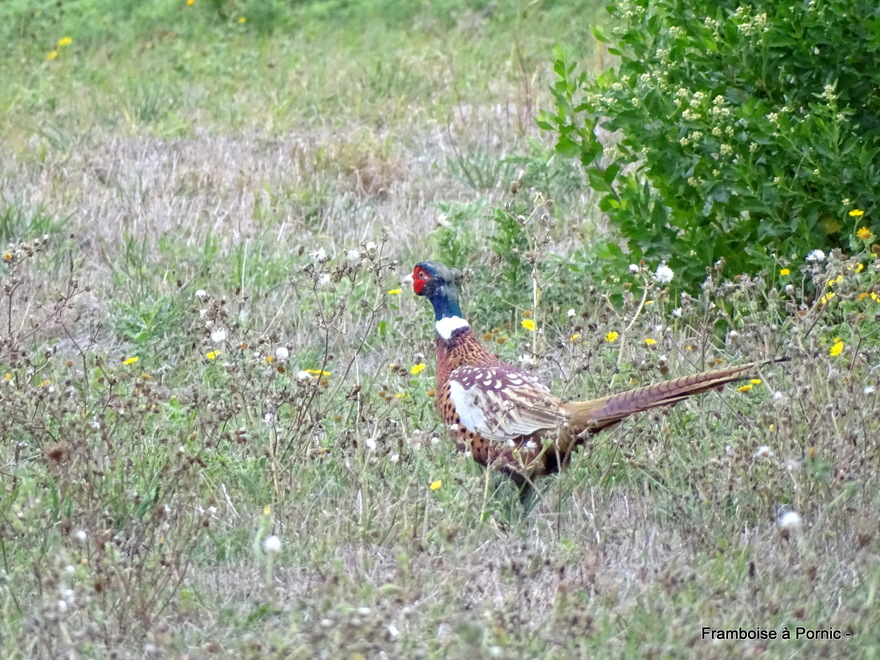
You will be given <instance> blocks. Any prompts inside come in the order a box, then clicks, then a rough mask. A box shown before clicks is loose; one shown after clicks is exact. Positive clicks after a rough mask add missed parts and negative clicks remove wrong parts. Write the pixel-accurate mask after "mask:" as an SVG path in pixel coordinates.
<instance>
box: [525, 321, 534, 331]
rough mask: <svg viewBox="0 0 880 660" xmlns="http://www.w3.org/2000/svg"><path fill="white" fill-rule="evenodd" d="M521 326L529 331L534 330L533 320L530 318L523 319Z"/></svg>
mask: <svg viewBox="0 0 880 660" xmlns="http://www.w3.org/2000/svg"><path fill="white" fill-rule="evenodd" d="M522 327H524V328H525V329H526V330H528V331H529V332H534V331H535V322H534V321H533V320H532V319H523V321H522Z"/></svg>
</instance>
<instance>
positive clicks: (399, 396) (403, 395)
mask: <svg viewBox="0 0 880 660" xmlns="http://www.w3.org/2000/svg"><path fill="white" fill-rule="evenodd" d="M405 396H406V394H404V393H403V392H398V393H397V394H395V395H394V398H395V399H402V398H403V397H405Z"/></svg>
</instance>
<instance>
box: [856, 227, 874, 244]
mask: <svg viewBox="0 0 880 660" xmlns="http://www.w3.org/2000/svg"><path fill="white" fill-rule="evenodd" d="M856 236H858V237H859V239H860V240H863V241H870V240H871V239H872V238H874V232H872V231H871V230H870V229H868V228H867V227H861V228H860V229H859V230H858V231H857V232H856Z"/></svg>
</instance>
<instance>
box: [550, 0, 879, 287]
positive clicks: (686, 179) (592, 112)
mask: <svg viewBox="0 0 880 660" xmlns="http://www.w3.org/2000/svg"><path fill="white" fill-rule="evenodd" d="M608 11H609V12H610V14H611V15H612V16H613V17H614V19H615V21H616V27H614V28H613V29H612V30H611V34H612V35H613V36H612V37H611V38H608V37H606V35H605V34H604V32H603V31H602V30H599V29H597V30H595V32H596V36H597V37H598V38H599V39H602V40H603V41H606V42H608V43H609V44H610V46H609V48H608V51H609V52H610V53H611V54H612V55H616V56H617V57H618V58H619V60H618V62H617V65H616V66H615V67H614V68H613V69H610V70H607V71H605V72H602V73H601V74H599V75H590V74H587V73H578V72H577V65H576V64H575V63H573V62H571V61H570V58H568V57H566V56H565V54H564V53H562V52H557V61H556V63H555V70H556V73H557V75H558V81H557V82H556V83H555V85H554V87H553V89H552V92H553V97H554V105H555V108H554V109H553V110H551V111H545V112H544V113H542V114H541V116H540V117H539V119H538V123H539V125H540V126H541V127H542V128H544V129H547V130H552V131H555V132H556V133H557V135H558V141H557V150H558V151H559V152H560V153H561V154H563V155H565V156H569V157H576V158H579V159H580V161H581V162H582V164H583V165H584V167H585V168H586V172H587V175H588V177H589V182H590V185H591V186H592V187H593V188H594V189H595V190H596V191H598V192H599V193H600V194H601V195H602V200H601V204H600V208H601V210H602V211H603V212H605V213H607V215H608V217H609V219H610V221H611V222H612V223H613V225H614V226H616V227H617V229H618V230H619V231H620V234H621V235H622V237H623V239H624V240H625V242H626V245H627V246H628V248H629V253H628V254H625V253H624V251H623V250H622V249H621V247H620V246H619V244H618V243H617V242H610V243H608V244H606V245H603V246H598V250H599V253H600V254H599V256H601V257H604V258H605V260H603V262H602V263H604V264H606V266H607V268H608V269H609V270H608V271H607V272H612V271H613V272H616V273H622V272H624V270H625V268H626V265H627V264H629V263H632V262H638V260H639V259H645V260H647V261H648V262H649V264H652V265H656V264H657V263H659V262H661V261H666V262H667V263H668V264H669V266H670V267H671V268H672V269H673V270H674V271H675V273H676V275H677V276H676V279H675V281H674V282H673V286H675V285H678V286H681V287H690V288H692V287H694V286H697V285H698V284H700V283H701V282H702V281H703V280H704V279H705V277H706V268H707V267H711V266H713V265H714V264H715V263H716V262H718V261H719V260H724V262H723V263H724V264H725V267H726V272H727V273H728V274H729V275H736V274H739V273H743V272H756V271H758V270H760V269H762V268H767V267H771V266H773V265H774V264H782V265H785V264H787V263H788V262H789V261H790V260H797V261H800V260H802V259H803V257H804V256H805V255H806V254H807V253H809V252H810V251H811V250H813V249H821V250H824V251H828V250H830V249H832V248H844V249H856V248H857V246H858V245H860V244H861V242H860V240H859V239H858V237H857V235H856V234H857V231H858V230H859V229H860V228H861V227H863V226H867V227H868V228H869V229H873V231H874V232H875V233H877V231H878V229H880V226H878V221H877V213H872V211H873V210H874V209H875V207H876V205H877V197H876V195H877V190H878V186H877V183H878V173H880V94H878V93H877V90H878V89H880V67H878V66H877V61H878V58H880V8H878V5H877V3H876V0H830V1H825V0H810V1H809V2H795V3H787V2H785V3H778V2H776V1H775V0H753V1H751V2H737V1H734V0H723V1H721V2H718V1H716V0H629V1H624V2H621V3H619V4H616V5H612V6H609V7H608ZM597 129H598V130H597ZM860 211H863V212H864V215H862V214H861V213H860ZM872 223H873V226H872ZM862 234H863V235H865V234H867V232H862Z"/></svg>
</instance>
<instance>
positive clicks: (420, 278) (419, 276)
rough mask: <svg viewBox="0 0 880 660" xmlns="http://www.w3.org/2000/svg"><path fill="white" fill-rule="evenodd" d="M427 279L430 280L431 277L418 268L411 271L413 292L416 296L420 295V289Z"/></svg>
mask: <svg viewBox="0 0 880 660" xmlns="http://www.w3.org/2000/svg"><path fill="white" fill-rule="evenodd" d="M429 279H431V276H430V275H428V274H427V273H426V272H425V271H424V270H422V269H421V268H419V267H418V266H417V267H416V268H415V270H413V291H415V292H416V295H417V296H420V295H422V289H424V288H425V284H427V283H428V280H429Z"/></svg>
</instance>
